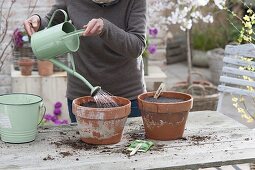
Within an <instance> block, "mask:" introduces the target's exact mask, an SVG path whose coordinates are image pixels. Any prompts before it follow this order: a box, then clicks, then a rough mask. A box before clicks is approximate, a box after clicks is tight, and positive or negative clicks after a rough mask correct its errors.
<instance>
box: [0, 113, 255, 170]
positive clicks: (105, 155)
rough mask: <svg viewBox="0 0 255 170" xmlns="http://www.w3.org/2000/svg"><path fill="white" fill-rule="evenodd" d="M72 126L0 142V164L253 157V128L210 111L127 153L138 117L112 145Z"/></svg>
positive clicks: (157, 164) (129, 163) (149, 164)
mask: <svg viewBox="0 0 255 170" xmlns="http://www.w3.org/2000/svg"><path fill="white" fill-rule="evenodd" d="M77 131H78V130H77V127H76V126H61V127H42V128H40V129H39V134H38V137H37V138H36V140H35V141H34V142H31V143H27V144H16V145H15V144H6V143H3V142H0V169H1V168H3V169H4V168H7V169H8V168H9V169H15V168H27V169H49V168H53V169H111V170H113V169H133V168H135V169H149V168H153V169H157V168H167V167H171V169H185V168H191V169H196V168H200V167H211V166H221V165H228V164H237V163H247V162H254V161H255V133H254V130H251V129H248V128H246V127H245V126H243V125H241V124H239V123H238V122H236V121H235V120H233V119H230V118H228V117H226V116H225V115H223V114H221V113H217V112H213V111H202V112H192V113H190V114H189V117H188V122H187V126H186V129H185V133H184V137H183V139H179V140H174V141H154V142H155V146H153V147H152V148H151V150H150V151H148V152H147V153H137V154H136V155H134V156H132V157H129V156H128V155H127V154H126V151H125V148H126V146H127V145H128V144H129V143H130V142H131V141H133V140H135V139H136V138H137V139H143V138H144V130H143V126H142V120H141V118H131V119H129V120H128V122H127V123H126V126H125V134H124V135H123V138H122V140H121V142H120V143H118V144H115V145H104V146H91V145H86V144H84V143H82V142H80V141H79V135H78V134H77ZM75 144H76V146H74V145H75ZM81 147H82V148H81ZM50 158H53V160H50ZM44 159H46V160H44Z"/></svg>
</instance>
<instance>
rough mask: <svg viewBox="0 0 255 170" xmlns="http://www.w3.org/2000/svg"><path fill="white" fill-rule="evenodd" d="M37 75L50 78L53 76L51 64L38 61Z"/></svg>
mask: <svg viewBox="0 0 255 170" xmlns="http://www.w3.org/2000/svg"><path fill="white" fill-rule="evenodd" d="M37 66H38V73H39V75H40V76H50V75H52V74H53V63H52V62H50V61H46V60H38V61H37Z"/></svg>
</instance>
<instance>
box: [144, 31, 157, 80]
mask: <svg viewBox="0 0 255 170" xmlns="http://www.w3.org/2000/svg"><path fill="white" fill-rule="evenodd" d="M148 32H149V34H148V35H147V36H146V48H145V50H144V52H143V54H142V57H143V64H144V75H148V74H149V70H148V67H149V61H148V60H149V59H148V57H149V55H150V54H154V53H155V52H156V51H157V45H156V44H153V43H151V41H150V38H155V37H156V36H157V35H158V29H157V28H149V29H148Z"/></svg>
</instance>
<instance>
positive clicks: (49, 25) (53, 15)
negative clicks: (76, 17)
mask: <svg viewBox="0 0 255 170" xmlns="http://www.w3.org/2000/svg"><path fill="white" fill-rule="evenodd" d="M57 12H62V13H63V14H64V16H65V20H64V21H67V19H68V16H67V13H66V11H64V10H63V9H58V10H56V11H54V13H53V14H52V16H51V18H50V21H49V23H48V26H47V28H49V27H51V26H52V25H51V24H52V21H53V19H54V18H55V16H56V14H57Z"/></svg>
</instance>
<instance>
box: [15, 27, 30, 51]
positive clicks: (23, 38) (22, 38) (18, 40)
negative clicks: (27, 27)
mask: <svg viewBox="0 0 255 170" xmlns="http://www.w3.org/2000/svg"><path fill="white" fill-rule="evenodd" d="M12 38H13V44H14V46H15V47H17V48H22V47H23V45H24V43H26V42H29V38H28V35H27V33H26V32H25V31H21V30H20V29H19V28H16V29H15V30H14V32H13V35H12Z"/></svg>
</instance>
